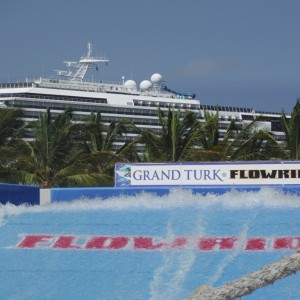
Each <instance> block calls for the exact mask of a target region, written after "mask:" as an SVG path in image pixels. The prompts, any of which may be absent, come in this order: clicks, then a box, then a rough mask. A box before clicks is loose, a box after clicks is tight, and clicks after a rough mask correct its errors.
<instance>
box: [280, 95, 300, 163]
mask: <svg viewBox="0 0 300 300" xmlns="http://www.w3.org/2000/svg"><path fill="white" fill-rule="evenodd" d="M281 122H282V127H283V130H284V133H285V148H286V152H287V156H288V158H289V159H292V160H294V159H296V160H297V159H299V158H300V99H297V102H296V104H295V106H294V107H293V110H292V113H291V117H290V118H288V117H287V116H286V114H285V113H284V112H283V113H282V115H281Z"/></svg>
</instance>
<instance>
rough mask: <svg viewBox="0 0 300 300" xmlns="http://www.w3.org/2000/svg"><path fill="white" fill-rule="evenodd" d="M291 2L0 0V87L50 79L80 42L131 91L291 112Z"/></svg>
mask: <svg viewBox="0 0 300 300" xmlns="http://www.w3.org/2000/svg"><path fill="white" fill-rule="evenodd" d="M299 12H300V1H298V0H251V1H249V0H248V1H244V0H184V1H179V0H172V1H167V0H151V1H144V0H127V1H125V0H84V1H83V0H82V1H79V0H51V1H46V0H45V1H42V0H27V1H24V0H14V1H11V0H2V1H1V18H0V36H1V43H0V45H1V46H0V54H1V55H0V81H8V80H9V81H13V80H17V79H23V78H25V77H29V78H30V77H35V76H41V75H47V76H48V75H54V74H55V73H54V72H52V71H53V70H54V69H62V68H63V67H64V65H63V61H64V60H71V61H74V60H77V59H79V58H80V56H82V55H83V54H85V52H86V46H87V43H88V42H89V41H91V42H93V45H94V54H95V55H106V56H108V58H109V59H110V63H109V65H108V67H106V66H103V67H101V68H100V69H99V72H96V71H93V72H92V73H90V75H87V77H91V76H94V78H98V79H101V80H110V81H121V78H122V76H125V78H127V79H134V80H135V81H137V82H138V83H139V82H141V81H142V80H144V79H149V78H150V77H151V75H152V74H153V73H156V72H158V73H160V74H161V75H162V76H163V78H164V80H165V82H166V85H167V86H168V87H169V88H171V89H174V90H177V91H178V92H191V93H196V94H197V98H198V99H199V100H200V101H201V102H202V103H203V104H213V105H221V106H223V105H225V106H240V107H250V108H254V109H255V110H257V111H275V112H276V111H279V112H280V111H282V109H284V110H285V111H286V112H290V111H291V110H292V108H293V106H294V105H295V103H296V99H297V98H298V97H300V84H299V83H300V29H299V28H300V26H299V22H300V21H299Z"/></svg>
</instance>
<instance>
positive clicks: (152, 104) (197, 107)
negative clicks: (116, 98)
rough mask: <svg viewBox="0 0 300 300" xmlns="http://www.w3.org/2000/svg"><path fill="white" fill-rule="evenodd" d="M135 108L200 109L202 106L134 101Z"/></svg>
mask: <svg viewBox="0 0 300 300" xmlns="http://www.w3.org/2000/svg"><path fill="white" fill-rule="evenodd" d="M133 105H134V106H150V107H158V106H159V107H166V108H169V107H173V108H176V109H196V110H199V109H200V105H196V104H187V103H169V102H158V101H157V102H154V101H145V100H136V99H133Z"/></svg>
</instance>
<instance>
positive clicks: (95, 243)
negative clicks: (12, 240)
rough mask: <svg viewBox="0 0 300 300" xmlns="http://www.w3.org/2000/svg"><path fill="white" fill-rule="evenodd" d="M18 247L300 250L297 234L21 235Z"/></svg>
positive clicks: (299, 239)
mask: <svg viewBox="0 0 300 300" xmlns="http://www.w3.org/2000/svg"><path fill="white" fill-rule="evenodd" d="M16 247H17V248H25V249H55V250H63V249H74V250H139V251H142V250H152V251H153V250H180V249H181V250H188V249H190V250H198V251H228V250H231V251H233V250H244V251H279V250H299V249H300V237H288V236H285V237H272V238H269V237H247V238H245V237H235V236H233V237H177V238H174V239H171V240H163V239H158V238H155V237H141V236H85V235H52V234H33V235H28V234H25V235H21V240H20V242H19V243H18V244H17V245H16Z"/></svg>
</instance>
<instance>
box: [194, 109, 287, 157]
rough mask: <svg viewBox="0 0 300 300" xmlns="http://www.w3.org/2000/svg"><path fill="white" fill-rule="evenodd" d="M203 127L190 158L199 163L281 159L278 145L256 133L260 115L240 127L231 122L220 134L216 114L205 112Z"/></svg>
mask: <svg viewBox="0 0 300 300" xmlns="http://www.w3.org/2000/svg"><path fill="white" fill-rule="evenodd" d="M204 117H205V124H204V125H203V126H202V131H203V134H202V135H200V137H201V139H200V145H201V147H200V149H194V150H193V151H192V152H191V158H193V160H199V161H229V160H230V161H236V160H239V161H245V160H269V159H270V158H278V157H280V158H281V157H284V155H285V152H284V151H283V149H282V147H281V146H280V144H278V143H277V141H276V140H275V139H274V138H273V135H272V134H271V133H270V132H268V131H266V130H262V129H260V130H258V129H257V124H258V123H259V122H260V121H262V119H263V117H262V116H257V117H255V118H254V119H253V120H252V121H251V122H249V123H248V124H246V125H245V126H243V127H238V126H237V124H236V121H235V120H232V121H231V122H230V123H229V124H228V127H227V128H226V131H225V132H224V134H223V135H222V138H221V135H220V126H219V114H218V111H217V113H216V114H213V113H209V112H206V111H205V112H204Z"/></svg>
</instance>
